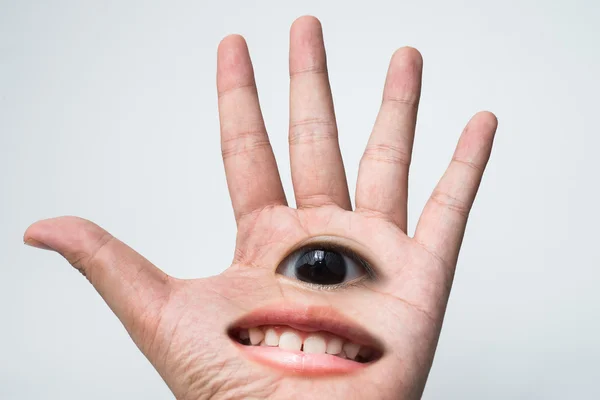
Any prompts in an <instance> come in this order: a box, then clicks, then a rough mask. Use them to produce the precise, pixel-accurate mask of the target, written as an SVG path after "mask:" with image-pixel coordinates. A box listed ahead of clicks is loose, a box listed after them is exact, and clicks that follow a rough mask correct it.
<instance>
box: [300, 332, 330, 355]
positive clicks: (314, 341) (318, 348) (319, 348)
mask: <svg viewBox="0 0 600 400" xmlns="http://www.w3.org/2000/svg"><path fill="white" fill-rule="evenodd" d="M326 348H327V345H326V344H325V338H324V337H323V336H321V335H310V336H309V337H307V338H306V339H304V347H303V351H304V352H305V353H310V354H325V349H326Z"/></svg>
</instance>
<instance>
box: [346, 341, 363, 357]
mask: <svg viewBox="0 0 600 400" xmlns="http://www.w3.org/2000/svg"><path fill="white" fill-rule="evenodd" d="M359 350H360V345H359V344H355V343H350V342H347V343H345V344H344V353H346V355H347V356H348V358H349V359H351V360H354V359H355V358H356V356H357V355H358V351H359Z"/></svg>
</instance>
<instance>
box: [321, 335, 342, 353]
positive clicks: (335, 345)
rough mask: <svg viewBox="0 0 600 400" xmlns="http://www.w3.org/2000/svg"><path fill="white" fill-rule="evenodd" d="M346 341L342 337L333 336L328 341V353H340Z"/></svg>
mask: <svg viewBox="0 0 600 400" xmlns="http://www.w3.org/2000/svg"><path fill="white" fill-rule="evenodd" d="M343 343H344V342H343V341H342V339H340V338H331V339H330V340H329V342H328V343H327V349H326V350H325V352H326V353H327V354H340V353H341V352H342V344H343Z"/></svg>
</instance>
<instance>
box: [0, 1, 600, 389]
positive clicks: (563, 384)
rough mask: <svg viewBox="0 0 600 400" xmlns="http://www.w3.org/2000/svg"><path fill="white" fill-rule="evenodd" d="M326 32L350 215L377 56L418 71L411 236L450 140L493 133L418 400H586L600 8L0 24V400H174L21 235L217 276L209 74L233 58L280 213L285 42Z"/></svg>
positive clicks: (236, 4) (304, 7)
mask: <svg viewBox="0 0 600 400" xmlns="http://www.w3.org/2000/svg"><path fill="white" fill-rule="evenodd" d="M307 13H310V14H314V15H316V16H318V17H319V18H320V19H321V20H322V22H323V25H324V30H325V40H326V46H327V50H328V55H329V66H330V73H331V82H332V86H333V90H334V99H335V104H336V111H337V115H338V118H339V128H340V138H341V146H342V152H343V155H344V159H345V162H346V166H347V172H348V177H349V181H350V184H351V191H353V190H354V184H355V179H356V173H357V167H358V161H359V158H360V156H361V153H362V150H363V148H364V145H365V143H366V140H367V137H368V134H369V132H370V128H371V126H372V123H373V121H374V118H375V115H376V112H377V109H378V107H379V101H380V96H381V90H382V86H383V80H384V76H385V72H386V69H387V64H388V62H389V58H390V56H391V54H392V52H393V51H394V50H395V49H396V48H397V47H400V46H403V45H412V46H415V47H417V48H418V49H420V50H421V52H422V53H423V56H424V60H425V69H424V85H423V96H422V99H423V100H422V106H421V111H420V116H419V123H418V128H417V129H418V132H417V138H416V142H415V156H414V163H413V168H412V175H411V183H410V188H411V195H410V211H409V219H410V222H412V224H411V225H412V228H414V222H415V221H416V220H417V218H418V215H419V213H420V211H421V209H422V207H423V205H424V202H425V200H426V199H427V197H428V195H429V193H430V192H431V190H432V188H433V186H434V184H435V183H436V181H437V179H438V178H439V177H440V176H441V174H442V172H443V171H444V169H445V167H446V165H447V163H448V161H449V158H450V156H451V153H452V151H453V148H454V145H455V143H456V140H457V138H458V136H459V134H460V132H461V129H462V127H463V126H464V124H465V123H466V121H467V120H468V118H469V117H470V116H471V115H472V114H473V113H475V112H476V111H478V110H480V109H489V110H492V111H494V112H495V113H496V114H497V115H498V117H499V121H500V128H499V131H498V136H497V141H496V146H495V150H494V153H493V155H492V160H491V163H490V166H489V169H488V171H487V172H486V175H485V179H484V183H483V186H482V188H481V191H480V194H479V197H478V200H477V202H476V205H475V208H474V210H473V213H472V217H471V220H470V223H469V228H468V231H467V235H466V238H465V242H464V246H463V251H462V255H461V258H460V261H459V266H458V271H457V275H456V280H455V286H454V290H453V292H452V295H451V299H450V303H449V308H448V313H447V318H446V322H445V325H444V329H443V332H442V337H441V340H440V345H439V350H438V353H437V357H436V360H435V362H434V366H433V369H432V372H431V375H430V379H429V382H428V385H427V388H426V391H425V396H424V398H425V399H439V398H443V399H507V398H510V399H567V398H569V399H575V398H577V399H597V398H600V387H599V386H598V382H597V380H598V378H600V369H599V367H598V360H599V358H600V345H599V344H598V338H599V337H600V323H599V322H598V320H599V317H600V310H599V307H600V292H599V291H598V290H597V289H596V288H597V285H598V283H599V280H600V272H599V271H600V268H599V267H600V262H599V261H600V256H599V252H598V243H597V241H598V239H599V235H598V231H597V226H598V221H600V215H599V211H598V207H597V194H598V191H597V185H598V178H597V173H598V171H600V165H599V164H600V161H598V158H597V156H596V155H597V149H598V148H599V146H600V140H599V138H598V136H599V135H598V133H599V132H598V127H597V115H598V105H599V100H598V93H599V92H600V81H599V80H598V77H597V74H598V71H600V51H599V49H600V32H599V31H600V29H599V28H598V21H599V20H600V2H598V1H593V0H590V1H566V0H565V1H562V2H561V1H546V2H542V1H536V2H534V1H519V2H506V1H505V2H500V1H493V2H491V1H472V2H466V1H465V2H456V1H441V0H440V1H436V2H427V1H387V2H377V1H368V2H357V3H351V2H347V1H344V2H342V1H338V2H332V1H329V2H326V1H323V0H320V1H303V2H283V1H272V2H268V1H261V2H252V1H247V0H246V1H222V2H217V1H211V2H201V1H189V2H167V1H163V2H160V3H159V2H152V1H144V2H142V1H140V2H133V1H127V2H123V1H104V2H91V1H53V2H50V1H38V2H31V1H23V0H20V1H0V262H1V264H0V268H1V275H0V276H1V279H0V314H1V316H2V317H1V318H2V319H1V320H2V324H1V327H0V344H1V346H2V348H1V351H0V360H1V363H0V398H2V399H42V398H50V399H82V398H85V399H107V398H139V399H141V398H144V399H164V398H170V397H171V394H170V392H169V391H168V389H167V388H166V386H165V384H164V383H163V382H162V381H161V379H160V377H159V376H158V374H157V373H156V372H155V371H154V370H153V368H152V367H151V366H150V364H149V363H148V362H147V361H146V359H145V358H144V357H143V356H142V355H141V354H140V353H139V351H138V350H137V348H136V347H135V346H134V345H133V344H132V343H131V342H130V339H129V337H128V335H127V333H126V332H125V330H124V328H123V327H122V326H121V325H120V323H119V322H118V320H117V319H116V318H115V317H114V316H113V315H112V314H111V312H110V311H109V309H108V308H107V307H106V306H105V305H104V303H103V302H102V300H101V298H100V297H99V296H98V295H97V294H96V292H95V291H94V290H93V289H92V288H91V287H90V286H89V285H88V283H87V282H86V281H85V279H83V278H82V277H81V276H80V275H79V274H78V273H77V272H75V271H74V270H73V269H72V268H70V267H69V266H68V264H66V262H64V261H63V260H62V259H61V258H60V257H59V256H57V255H56V254H52V253H48V252H42V251H36V250H34V249H30V248H26V246H23V245H22V241H21V237H22V233H23V231H24V230H25V228H26V227H27V226H28V225H29V224H30V223H31V222H33V221H35V220H37V219H41V218H46V217H51V216H57V215H64V214H71V215H79V216H83V217H86V218H89V219H92V220H94V221H96V222H97V223H99V224H101V225H102V226H103V227H105V228H106V229H108V230H109V231H111V232H112V233H113V234H115V235H116V236H118V237H119V238H121V239H122V240H124V241H125V242H127V243H129V244H130V245H131V246H132V247H134V248H135V249H137V250H138V251H139V252H141V253H142V254H144V255H145V256H146V257H148V258H149V259H150V260H151V261H152V262H154V263H156V264H157V265H158V266H160V267H161V268H163V269H164V270H165V271H166V272H168V273H169V274H172V275H174V276H177V277H201V276H208V275H212V274H216V273H218V272H220V271H222V270H223V269H224V268H225V267H227V266H228V263H229V261H230V259H231V256H232V249H233V245H234V235H235V224H234V220H233V217H232V213H231V210H230V203H229V199H228V195H227V188H226V185H225V179H224V173H223V169H222V163H221V159H220V151H219V128H218V119H217V102H216V94H215V55H216V47H217V44H218V42H219V40H220V39H221V38H222V37H223V36H224V35H226V34H228V33H234V32H235V33H241V34H243V35H245V36H246V38H247V40H248V42H249V46H250V51H251V54H252V56H253V60H254V64H255V69H256V74H257V81H258V86H259V93H260V96H261V101H262V106H263V110H264V114H265V118H266V122H267V126H268V128H269V131H270V135H271V139H272V143H273V146H274V149H275V152H276V155H277V159H278V162H279V164H280V168H281V173H282V176H283V179H284V184H285V187H286V190H287V191H288V195H290V194H291V179H290V175H289V165H288V153H287V147H286V146H287V137H286V135H287V114H288V110H287V107H288V106H287V96H288V75H287V51H288V30H289V25H290V24H291V22H292V21H293V20H294V19H295V18H296V17H298V16H300V15H303V14H307Z"/></svg>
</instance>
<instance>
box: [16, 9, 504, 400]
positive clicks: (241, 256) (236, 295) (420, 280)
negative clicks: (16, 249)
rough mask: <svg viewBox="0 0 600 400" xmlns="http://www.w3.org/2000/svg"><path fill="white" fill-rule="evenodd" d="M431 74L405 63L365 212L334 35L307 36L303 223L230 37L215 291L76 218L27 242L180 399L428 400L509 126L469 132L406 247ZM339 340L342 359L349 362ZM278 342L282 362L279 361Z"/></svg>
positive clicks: (365, 166) (294, 114) (298, 190)
mask: <svg viewBox="0 0 600 400" xmlns="http://www.w3.org/2000/svg"><path fill="white" fill-rule="evenodd" d="M421 71H422V59H421V56H420V54H419V53H418V52H417V51H416V50H414V49H412V48H402V49H400V50H398V51H397V52H396V53H395V54H394V55H393V57H392V60H391V63H390V67H389V71H388V74H387V79H386V83H385V88H384V92H383V102H382V105H381V110H380V112H379V115H378V117H377V120H376V122H375V126H374V129H373V132H372V134H371V137H370V139H369V142H368V145H367V148H366V150H365V153H364V156H363V158H362V160H361V163H360V171H359V177H358V183H357V190H356V208H355V210H354V211H352V208H351V203H350V197H349V193H348V188H347V185H346V177H345V172H344V167H343V164H342V158H341V155H340V150H339V147H338V135H337V129H336V122H335V117H334V111H333V102H332V97H331V92H330V87H329V81H328V76H327V68H326V61H325V50H324V47H323V37H322V31H321V26H320V24H319V22H318V20H316V19H315V18H312V17H302V18H300V19H298V20H297V21H296V22H295V23H294V24H293V26H292V29H291V40H290V77H291V78H290V85H291V88H290V131H289V143H290V159H291V169H292V179H293V184H294V192H295V198H296V204H297V208H296V209H294V208H289V207H288V206H287V203H286V198H285V195H284V192H283V188H282V185H281V182H280V178H279V173H278V171H277V165H276V163H275V158H274V157H273V152H272V149H271V146H270V144H269V139H268V137H267V133H266V130H265V126H264V123H263V119H262V116H261V111H260V108H259V103H258V97H257V90H256V86H255V81H254V75H253V69H252V65H251V62H250V58H249V55H248V49H247V47H246V43H245V42H244V39H243V38H242V37H240V36H229V37H227V38H225V39H224V40H223V41H222V42H221V44H220V46H219V51H218V77H217V86H218V92H219V113H220V122H221V138H222V152H223V161H224V164H225V172H226V175H227V183H228V186H229V192H230V195H231V200H232V204H233V209H234V212H235V218H236V221H237V226H238V233H237V241H236V251H235V254H234V257H233V263H232V265H231V266H230V267H229V268H228V269H227V270H226V271H225V272H224V273H222V274H221V275H218V276H215V277H211V278H207V279H194V280H180V279H176V278H173V277H170V276H168V275H167V274H165V273H164V272H162V271H161V270H159V269H158V268H157V267H155V266H154V265H152V264H151V263H150V262H148V261H147V260H145V259H144V258H143V257H142V256H140V255H139V254H137V253H136V252H135V251H133V250H132V249H130V248H129V247H127V246H126V245H125V244H123V243H122V242H120V241H119V240H117V239H116V238H114V237H113V236H111V235H110V234H108V233H107V232H106V231H104V230H103V229H102V228H100V227H98V226H97V225H95V224H93V223H92V222H89V221H86V220H83V219H79V218H75V217H62V218H55V219H49V220H44V221H39V222H37V223H35V224H33V225H32V226H31V227H29V229H28V230H27V231H26V233H25V236H24V240H25V243H27V244H30V245H33V246H35V247H42V248H47V249H52V250H55V251H57V252H58V253H60V254H61V255H63V256H64V257H65V258H66V259H67V260H68V261H69V262H70V263H71V264H72V265H73V266H74V267H75V268H77V269H78V270H79V271H80V272H82V273H83V275H85V276H86V277H87V279H88V280H89V281H90V282H91V283H92V285H93V286H94V287H95V288H96V290H97V291H98V292H99V293H100V295H101V296H102V297H103V298H104V300H105V301H106V303H107V304H108V305H109V307H110V308H111V309H112V310H113V311H114V313H115V314H116V315H117V316H118V318H119V319H120V320H121V321H122V323H123V324H124V326H125V327H126V329H127V331H128V332H129V334H130V335H131V337H132V339H133V340H134V342H135V343H136V344H137V346H138V347H139V348H140V350H141V351H142V352H143V353H144V355H145V356H146V357H147V358H148V360H150V362H151V363H152V364H153V365H154V367H155V368H156V369H157V370H158V372H159V373H160V375H161V376H162V377H163V379H164V380H165V381H166V383H167V384H168V385H169V387H170V389H171V390H172V391H173V393H174V394H175V396H176V397H177V398H178V399H208V398H266V397H273V398H282V399H289V398H310V399H317V398H324V399H334V398H339V399H398V398H402V399H417V398H419V397H420V396H421V393H422V391H423V388H424V386H425V381H426V379H427V375H428V373H429V369H430V368H431V364H432V360H433V356H434V352H435V348H436V344H437V340H438V337H439V334H440V328H441V326H442V319H443V316H444V312H445V307H446V303H447V300H448V295H449V292H450V287H451V285H452V279H453V275H454V270H455V265H456V261H457V257H458V252H459V248H460V244H461V240H462V237H463V233H464V230H465V225H466V222H467V216H468V214H469V210H470V208H471V205H472V203H473V200H474V197H475V194H476V192H477V189H478V186H479V183H480V180H481V177H482V174H483V171H484V168H485V166H486V163H487V161H488V158H489V156H490V152H491V148H492V141H493V137H494V133H495V130H496V125H497V122H496V118H495V117H494V115H493V114H491V113H487V112H482V113H479V114H477V115H476V116H475V117H473V119H472V120H471V121H470V122H469V124H468V125H467V127H466V128H465V130H464V132H463V134H462V136H461V138H460V140H459V143H458V146H457V148H456V151H455V153H454V157H453V158H452V161H451V162H450V165H449V167H448V169H447V171H446V173H445V174H444V176H443V177H442V179H441V180H440V182H439V183H438V185H437V187H436V189H435V191H434V192H433V194H432V196H431V198H430V200H429V201H428V203H427V205H426V207H425V209H424V211H423V214H422V215H421V218H420V220H419V222H418V225H417V228H416V233H415V235H414V237H408V236H407V234H406V225H407V221H406V219H407V217H406V214H407V210H406V208H407V186H408V184H407V183H408V170H409V164H410V159H411V151H412V143H413V136H414V130H415V123H416V117H417V106H418V102H419V96H420V87H421ZM290 254H292V255H291V256H290ZM257 327H260V328H259V329H250V328H257ZM269 327H272V329H271V330H270V331H269V332H268V333H267V336H268V337H266V338H265V337H261V336H264V334H265V332H266V330H268V329H269ZM286 330H287V331H288V334H287V336H286V339H285V340H284V339H283V336H282V335H283V334H284V332H285V331H286ZM290 332H291V333H290ZM311 332H312V333H311ZM315 332H319V333H315ZM250 335H252V337H249V336H250ZM309 337H311V338H310V339H308V338H309ZM339 339H341V340H343V343H346V344H345V345H344V346H343V348H342V349H341V350H340V349H339V348H336V347H339V343H340V342H339ZM278 340H280V345H281V347H282V348H275V347H271V345H273V344H276V343H277V341H278ZM298 340H300V342H298ZM252 341H255V342H256V341H259V342H260V343H262V345H259V346H252V345H251V344H252ZM302 341H304V345H303V346H304V347H303V350H304V351H299V350H300V347H299V346H300V345H302ZM308 341H311V342H310V343H311V344H308V345H307V344H306V343H308ZM284 342H285V345H284ZM324 346H326V347H324ZM358 346H360V347H358ZM295 347H297V348H296V349H295V350H292V349H293V348H295ZM284 348H285V349H284ZM286 349H288V350H286ZM358 349H360V350H358ZM324 350H327V351H329V352H330V353H334V354H336V355H329V354H322V353H323V352H324ZM357 351H360V352H359V354H358V355H357V354H356V352H357ZM318 353H321V354H318ZM308 377H310V379H308Z"/></svg>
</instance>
